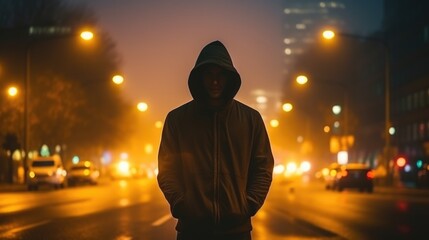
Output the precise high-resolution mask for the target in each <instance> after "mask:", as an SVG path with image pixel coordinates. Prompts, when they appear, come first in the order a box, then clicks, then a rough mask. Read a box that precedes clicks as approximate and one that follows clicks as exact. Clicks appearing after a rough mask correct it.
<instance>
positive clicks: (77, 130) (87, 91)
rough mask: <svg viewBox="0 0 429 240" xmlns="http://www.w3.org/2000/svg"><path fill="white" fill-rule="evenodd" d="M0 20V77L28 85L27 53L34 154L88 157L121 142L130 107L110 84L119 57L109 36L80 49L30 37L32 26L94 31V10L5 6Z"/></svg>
mask: <svg viewBox="0 0 429 240" xmlns="http://www.w3.org/2000/svg"><path fill="white" fill-rule="evenodd" d="M0 15H1V16H2V18H0V29H2V30H1V31H0V35H1V36H2V38H1V39H0V66H3V67H2V69H3V71H2V72H3V74H2V75H0V77H2V78H3V77H4V79H18V82H21V86H24V84H23V83H24V79H25V72H26V68H25V67H26V64H25V63H26V53H28V52H27V50H26V49H28V47H30V59H31V61H30V62H31V64H30V72H31V75H30V83H29V84H30V85H29V92H28V94H29V105H28V112H29V118H28V124H29V135H28V136H29V143H30V146H29V148H30V149H37V148H38V147H39V146H41V145H42V144H48V145H49V146H50V147H52V148H53V147H54V146H56V145H65V146H67V148H68V149H69V150H68V151H69V152H70V151H76V152H79V151H80V152H83V149H85V151H88V149H104V148H108V147H114V146H115V145H116V144H117V143H118V142H120V141H121V138H122V137H125V136H126V135H125V134H123V133H124V132H125V131H126V130H125V129H124V128H123V125H122V124H120V123H121V122H122V121H123V119H124V118H125V115H126V109H127V106H128V105H129V104H128V103H127V102H125V101H124V100H123V98H122V97H121V94H120V92H119V90H118V89H115V87H114V86H113V85H112V83H111V81H110V79H111V76H112V75H113V73H114V72H116V71H117V70H118V68H119V67H120V59H119V56H118V54H117V52H116V48H115V44H114V43H113V41H112V40H111V39H110V37H109V36H108V34H106V33H102V32H98V33H96V34H97V39H98V40H97V41H96V42H95V43H91V45H90V46H83V45H82V43H81V42H78V41H76V40H77V39H75V38H72V37H62V36H56V35H55V36H46V35H40V36H29V35H28V32H27V30H28V28H29V26H62V27H63V26H65V27H70V28H71V29H73V30H76V29H79V27H80V26H95V25H96V22H97V21H96V17H95V15H94V14H93V12H92V11H91V9H89V8H88V7H86V6H85V5H67V4H66V3H65V1H58V0H14V1H8V0H0ZM29 44H31V45H29ZM0 74H1V73H0ZM0 114H2V116H3V113H2V112H0ZM22 114H23V113H22ZM4 128H5V126H0V129H4ZM1 134H2V132H1V131H0V135H1Z"/></svg>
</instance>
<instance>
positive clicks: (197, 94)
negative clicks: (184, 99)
mask: <svg viewBox="0 0 429 240" xmlns="http://www.w3.org/2000/svg"><path fill="white" fill-rule="evenodd" d="M206 64H216V65H218V66H220V67H221V68H223V69H225V70H227V71H228V72H230V74H229V76H230V77H228V79H227V83H226V86H225V92H224V98H225V102H229V101H230V100H231V99H233V98H234V96H235V95H236V94H237V92H238V90H239V89H240V86H241V78H240V74H239V73H238V72H237V70H236V69H235V67H234V65H233V63H232V59H231V56H230V55H229V53H228V50H227V49H226V47H225V46H224V45H223V44H222V43H221V42H220V41H214V42H211V43H209V44H207V45H206V46H205V47H204V48H203V49H202V50H201V52H200V55H199V56H198V58H197V61H196V63H195V66H194V68H193V69H192V71H191V73H190V75H189V78H188V87H189V91H190V92H191V95H192V97H193V98H194V99H195V100H196V101H199V102H203V103H204V102H206V101H207V100H208V94H207V93H206V91H205V90H204V88H203V79H202V78H201V73H200V72H201V67H202V66H204V65H206Z"/></svg>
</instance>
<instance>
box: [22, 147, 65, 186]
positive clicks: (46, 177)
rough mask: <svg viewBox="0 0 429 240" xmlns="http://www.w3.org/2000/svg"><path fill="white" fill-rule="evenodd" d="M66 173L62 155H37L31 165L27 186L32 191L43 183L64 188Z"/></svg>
mask: <svg viewBox="0 0 429 240" xmlns="http://www.w3.org/2000/svg"><path fill="white" fill-rule="evenodd" d="M66 175H67V172H66V170H65V169H64V167H63V163H62V161H61V158H60V156H58V155H54V156H49V157H36V158H34V159H32V160H31V162H30V165H29V169H28V176H27V188H28V190H30V191H31V190H37V189H38V188H39V186H41V185H49V186H53V187H54V188H55V189H58V188H64V187H65V184H66Z"/></svg>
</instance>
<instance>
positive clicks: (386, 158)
mask: <svg viewBox="0 0 429 240" xmlns="http://www.w3.org/2000/svg"><path fill="white" fill-rule="evenodd" d="M336 35H338V36H341V37H345V38H350V39H355V40H366V41H369V42H373V43H376V44H378V45H380V46H381V47H382V48H383V55H384V56H383V57H384V119H385V120H384V149H383V161H382V162H381V163H380V165H384V167H385V169H386V174H387V175H386V176H387V184H391V183H392V182H391V181H392V180H393V179H392V176H391V173H392V171H391V164H390V161H391V157H392V156H391V155H392V152H391V151H392V149H391V146H390V145H391V143H390V133H389V130H390V127H391V123H390V63H389V48H388V45H387V42H386V40H385V39H378V38H371V37H364V36H359V35H353V34H348V33H335V32H334V31H332V30H325V31H323V33H322V36H323V37H324V38H325V39H328V40H330V39H332V38H334V37H335V36H336Z"/></svg>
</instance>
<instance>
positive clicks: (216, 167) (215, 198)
mask: <svg viewBox="0 0 429 240" xmlns="http://www.w3.org/2000/svg"><path fill="white" fill-rule="evenodd" d="M213 122H214V123H213V124H214V126H213V130H214V134H213V138H214V139H213V140H214V144H213V145H214V146H213V150H214V151H213V164H214V168H213V171H214V174H213V175H214V176H213V177H214V184H213V191H214V192H213V208H214V209H213V210H214V222H215V224H218V223H219V222H220V210H219V168H220V164H219V140H218V139H219V136H218V133H219V125H218V113H217V112H215V115H214V121H213Z"/></svg>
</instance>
